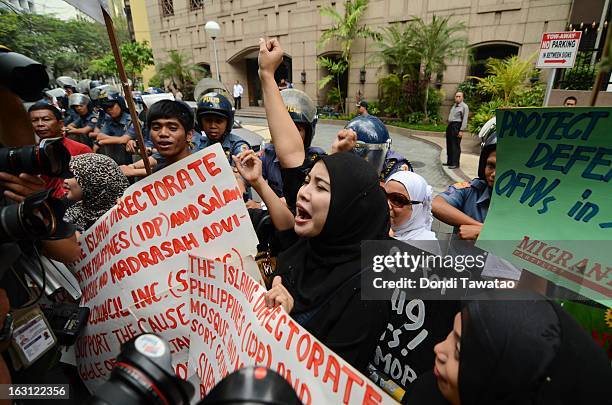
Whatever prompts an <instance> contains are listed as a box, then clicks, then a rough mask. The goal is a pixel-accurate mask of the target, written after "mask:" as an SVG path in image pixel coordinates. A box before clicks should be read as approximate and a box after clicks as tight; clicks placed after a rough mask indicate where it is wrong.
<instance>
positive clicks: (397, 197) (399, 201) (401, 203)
mask: <svg viewBox="0 0 612 405" xmlns="http://www.w3.org/2000/svg"><path fill="white" fill-rule="evenodd" d="M386 194H387V200H388V201H389V202H390V203H391V205H393V206H394V207H397V208H404V207H405V206H406V205H416V204H422V203H423V201H412V200H409V199H408V197H406V196H405V195H403V194H400V193H386Z"/></svg>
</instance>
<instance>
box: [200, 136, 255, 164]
mask: <svg viewBox="0 0 612 405" xmlns="http://www.w3.org/2000/svg"><path fill="white" fill-rule="evenodd" d="M196 138H198V139H196ZM192 142H193V143H194V149H193V151H194V152H197V151H199V150H202V149H204V148H207V147H209V146H211V145H212V144H214V143H215V142H211V140H210V139H208V138H207V137H206V135H204V134H201V135H200V136H199V137H196V136H195V135H194V137H193V138H192ZM221 147H222V148H223V151H224V152H225V156H226V157H227V161H228V162H229V164H230V165H233V164H234V162H233V160H232V156H234V155H237V154H239V153H240V152H243V151H245V150H248V149H251V147H250V146H249V144H248V143H247V141H245V140H244V139H242V138H241V137H239V136H238V135H235V134H232V133H229V134H227V135H225V136H224V137H223V141H222V142H221Z"/></svg>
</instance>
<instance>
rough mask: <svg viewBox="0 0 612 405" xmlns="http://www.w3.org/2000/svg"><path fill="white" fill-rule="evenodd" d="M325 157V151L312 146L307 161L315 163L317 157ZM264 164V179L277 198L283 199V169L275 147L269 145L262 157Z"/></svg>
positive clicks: (307, 154)
mask: <svg viewBox="0 0 612 405" xmlns="http://www.w3.org/2000/svg"><path fill="white" fill-rule="evenodd" d="M322 155H325V151H324V150H323V149H321V148H317V147H316V146H311V147H310V148H309V149H308V152H307V153H306V161H308V162H313V161H314V160H316V159H317V157H319V156H322ZM260 159H261V163H262V174H263V178H264V179H266V180H267V181H268V184H269V185H270V188H271V189H272V190H274V192H275V193H276V195H277V196H279V197H280V198H282V197H283V178H282V176H281V167H280V162H279V161H278V157H277V156H276V151H275V150H274V145H272V144H267V145H266V147H265V148H264V150H263V152H262V153H261V156H260Z"/></svg>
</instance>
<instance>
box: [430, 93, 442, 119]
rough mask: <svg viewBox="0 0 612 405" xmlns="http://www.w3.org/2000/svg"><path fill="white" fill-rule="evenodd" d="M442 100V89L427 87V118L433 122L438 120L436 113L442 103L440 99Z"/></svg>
mask: <svg viewBox="0 0 612 405" xmlns="http://www.w3.org/2000/svg"><path fill="white" fill-rule="evenodd" d="M443 100H444V93H443V92H442V90H438V89H436V88H434V87H430V89H429V98H428V99H427V111H428V112H429V114H428V117H427V118H428V119H429V120H430V121H432V123H434V122H440V116H439V115H438V114H439V112H440V106H441V105H442V101H443Z"/></svg>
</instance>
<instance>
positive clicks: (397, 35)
mask: <svg viewBox="0 0 612 405" xmlns="http://www.w3.org/2000/svg"><path fill="white" fill-rule="evenodd" d="M465 30H466V28H465V24H463V23H451V22H450V16H447V17H442V18H440V17H436V16H435V15H434V16H433V18H432V21H431V22H430V23H425V21H423V20H422V19H421V18H415V19H414V20H412V21H409V22H408V23H407V24H406V25H404V26H400V25H391V26H390V27H387V28H385V29H384V30H383V32H382V34H381V36H380V39H379V41H378V42H377V44H376V45H377V47H378V48H379V51H378V52H377V53H376V54H375V55H374V57H373V60H380V61H383V62H385V63H387V64H388V65H389V66H391V67H392V69H393V72H392V74H391V75H387V76H385V77H383V78H382V79H381V80H379V90H380V92H381V99H382V101H383V111H387V112H389V113H392V114H393V115H395V116H399V117H401V116H407V115H409V114H410V113H412V112H414V111H416V110H421V111H423V113H424V118H423V121H425V122H426V121H428V120H429V119H430V118H429V115H430V113H433V115H434V118H437V111H438V109H439V106H440V104H441V101H442V100H441V99H440V97H439V94H433V95H432V94H431V93H432V92H431V91H430V87H429V83H430V82H431V77H432V75H433V74H436V75H440V76H441V75H442V73H443V72H444V70H445V69H446V62H447V61H448V60H450V59H452V58H456V57H461V56H463V55H464V53H465V50H466V47H467V39H466V36H465ZM393 87H395V88H393ZM430 97H433V98H434V99H433V100H432V101H431V102H430V101H429V98H430Z"/></svg>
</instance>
